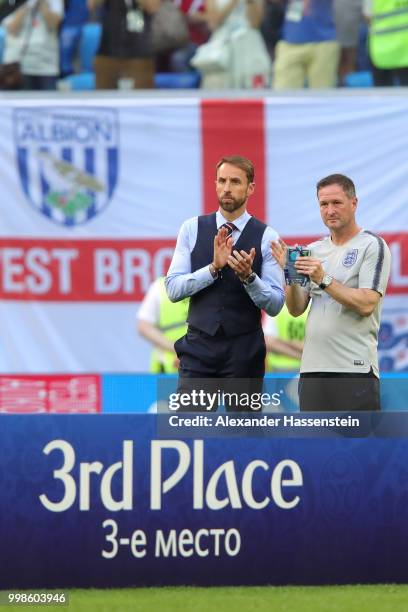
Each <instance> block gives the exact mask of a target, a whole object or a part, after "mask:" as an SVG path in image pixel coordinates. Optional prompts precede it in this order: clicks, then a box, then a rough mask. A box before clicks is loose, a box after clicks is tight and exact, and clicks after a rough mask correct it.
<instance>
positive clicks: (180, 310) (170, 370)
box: [150, 278, 190, 374]
mask: <svg viewBox="0 0 408 612" xmlns="http://www.w3.org/2000/svg"><path fill="white" fill-rule="evenodd" d="M189 301H190V300H189V298H186V299H184V300H181V301H180V302H175V303H173V302H170V300H169V298H168V297H167V293H166V288H165V285H164V278H163V279H162V280H161V283H160V317H159V324H158V326H159V328H160V330H161V331H162V333H163V334H164V335H165V336H166V338H168V339H169V340H172V341H173V342H175V341H176V340H178V339H179V338H181V337H182V336H184V334H185V333H186V331H187V323H186V320H187V314H188V305H189ZM174 359H175V355H174V353H172V352H171V351H161V350H160V349H154V351H153V354H152V358H151V362H150V371H151V372H153V373H154V374H158V373H160V372H165V373H166V374H174V373H175V372H177V368H175V367H174Z"/></svg>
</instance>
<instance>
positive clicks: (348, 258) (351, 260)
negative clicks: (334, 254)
mask: <svg viewBox="0 0 408 612" xmlns="http://www.w3.org/2000/svg"><path fill="white" fill-rule="evenodd" d="M357 255H358V249H352V250H351V251H348V253H346V255H345V257H344V259H343V266H345V267H346V268H351V266H354V264H355V263H356V261H357Z"/></svg>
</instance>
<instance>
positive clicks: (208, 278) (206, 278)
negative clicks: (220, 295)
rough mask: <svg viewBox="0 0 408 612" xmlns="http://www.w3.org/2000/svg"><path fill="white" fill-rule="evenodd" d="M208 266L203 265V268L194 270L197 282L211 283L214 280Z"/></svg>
mask: <svg viewBox="0 0 408 612" xmlns="http://www.w3.org/2000/svg"><path fill="white" fill-rule="evenodd" d="M209 265H210V264H208V266H204V268H200V269H199V270H196V271H195V272H194V277H195V280H196V281H197V282H199V283H203V284H204V285H211V283H213V282H214V280H215V278H213V275H212V274H211V272H210V268H209Z"/></svg>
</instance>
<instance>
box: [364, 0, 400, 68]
mask: <svg viewBox="0 0 408 612" xmlns="http://www.w3.org/2000/svg"><path fill="white" fill-rule="evenodd" d="M369 47H370V57H371V61H372V62H373V64H374V66H376V68H381V69H394V68H407V67H408V0H373V4H372V14H371V23H370V32H369Z"/></svg>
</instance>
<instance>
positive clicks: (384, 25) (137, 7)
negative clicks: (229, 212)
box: [0, 0, 408, 90]
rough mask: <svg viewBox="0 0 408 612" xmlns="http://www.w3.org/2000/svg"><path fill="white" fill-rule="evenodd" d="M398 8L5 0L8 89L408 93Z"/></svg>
mask: <svg viewBox="0 0 408 612" xmlns="http://www.w3.org/2000/svg"><path fill="white" fill-rule="evenodd" d="M393 1H394V0H65V1H64V0H20V1H18V0H0V9H1V8H3V9H4V7H5V6H6V5H9V9H10V10H8V11H7V12H8V14H7V16H6V17H5V18H4V19H3V20H2V23H1V27H0V33H1V37H0V43H1V44H0V52H1V59H2V65H1V67H0V87H1V88H3V89H26V90H52V89H65V90H67V89H93V88H96V89H115V88H127V89H131V88H136V89H149V88H154V87H180V88H184V87H199V86H201V87H203V88H205V89H223V88H255V87H272V88H273V89H275V90H283V89H302V88H304V87H309V88H312V89H319V88H331V87H337V86H345V85H346V86H347V85H348V86H354V85H357V86H359V85H360V86H365V85H378V86H389V85H407V84H408V7H407V8H404V7H405V5H404V7H403V8H401V7H400V5H399V4H398V0H395V1H394V3H395V7H393ZM169 5H172V6H171V11H170V12H169V13H167V12H165V10H168V9H169ZM12 9H14V10H12ZM3 12H4V11H3ZM183 28H184V29H185V32H186V34H185V35H184V34H183V31H182V30H183ZM166 30H168V31H166ZM162 36H163V37H167V36H170V37H173V38H170V40H171V41H173V43H172V42H170V43H166V44H167V47H166V46H163V45H161V44H160V38H161V37H162ZM158 41H159V42H158ZM11 68H12V71H13V77H15V76H16V75H15V74H14V71H15V70H17V71H18V72H19V75H18V76H19V78H17V79H14V80H13V79H11V80H7V78H6V77H7V73H8V71H9V70H10V69H11ZM359 75H360V77H359ZM353 79H354V80H353Z"/></svg>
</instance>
